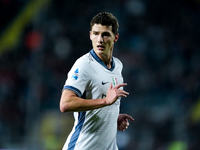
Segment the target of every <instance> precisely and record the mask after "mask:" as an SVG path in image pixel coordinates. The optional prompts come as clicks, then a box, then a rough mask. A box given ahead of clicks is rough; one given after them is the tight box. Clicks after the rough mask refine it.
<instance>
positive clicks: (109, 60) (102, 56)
mask: <svg viewBox="0 0 200 150" xmlns="http://www.w3.org/2000/svg"><path fill="white" fill-rule="evenodd" d="M97 55H98V56H99V58H100V59H101V60H102V61H103V62H104V64H105V65H106V66H107V67H108V68H111V66H112V65H111V63H112V51H110V53H109V54H107V55H106V54H100V55H99V54H97Z"/></svg>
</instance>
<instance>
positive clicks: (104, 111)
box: [60, 12, 134, 150]
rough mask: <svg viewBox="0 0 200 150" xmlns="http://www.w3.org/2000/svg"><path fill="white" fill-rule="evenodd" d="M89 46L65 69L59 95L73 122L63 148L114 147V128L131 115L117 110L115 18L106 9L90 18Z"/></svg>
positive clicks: (120, 80)
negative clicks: (64, 77)
mask: <svg viewBox="0 0 200 150" xmlns="http://www.w3.org/2000/svg"><path fill="white" fill-rule="evenodd" d="M90 25H91V31H90V39H91V41H92V46H93V49H92V50H91V51H90V52H89V53H87V54H85V55H83V56H82V57H80V58H79V59H77V61H76V62H75V63H74V65H73V67H72V68H71V70H70V71H69V73H68V78H67V80H66V82H65V85H64V88H63V91H62V95H61V99H60V110H61V112H68V111H72V112H74V118H75V123H74V127H73V129H72V131H71V133H70V134H69V136H68V138H67V141H66V142H65V145H64V147H63V150H118V147H117V144H116V134H117V129H118V130H119V131H124V130H125V129H127V127H128V125H129V122H128V120H131V121H133V120H134V119H133V118H132V117H131V116H129V115H126V114H119V108H120V99H121V97H126V96H127V95H129V93H127V92H126V91H124V90H123V87H124V86H126V85H127V84H126V83H123V78H122V74H121V72H122V67H123V66H122V63H121V61H120V60H119V59H117V58H115V57H113V56H112V53H113V47H114V43H115V42H117V40H118V38H119V34H118V27H119V25H118V21H117V19H116V18H115V17H114V16H113V15H112V14H111V13H108V12H103V13H99V14H97V15H96V16H95V17H94V18H93V19H92V21H91V23H90Z"/></svg>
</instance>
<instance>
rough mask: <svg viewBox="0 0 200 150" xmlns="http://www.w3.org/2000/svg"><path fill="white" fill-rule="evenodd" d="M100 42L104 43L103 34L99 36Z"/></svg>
mask: <svg viewBox="0 0 200 150" xmlns="http://www.w3.org/2000/svg"><path fill="white" fill-rule="evenodd" d="M98 42H99V43H103V37H102V35H101V34H99V36H98Z"/></svg>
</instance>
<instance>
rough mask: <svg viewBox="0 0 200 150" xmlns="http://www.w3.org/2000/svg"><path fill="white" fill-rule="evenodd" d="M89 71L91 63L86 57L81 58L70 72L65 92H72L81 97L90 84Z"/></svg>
mask: <svg viewBox="0 0 200 150" xmlns="http://www.w3.org/2000/svg"><path fill="white" fill-rule="evenodd" d="M88 71H89V63H88V61H87V59H86V58H85V57H81V58H79V59H78V60H77V61H76V62H75V63H74V65H73V66H72V68H71V70H70V71H69V72H68V76H67V80H66V82H65V85H64V87H63V90H65V89H68V90H71V91H73V92H74V93H76V94H77V95H78V96H79V97H81V96H82V95H83V93H84V91H85V90H86V87H87V85H88V83H89V82H90V77H89V74H88Z"/></svg>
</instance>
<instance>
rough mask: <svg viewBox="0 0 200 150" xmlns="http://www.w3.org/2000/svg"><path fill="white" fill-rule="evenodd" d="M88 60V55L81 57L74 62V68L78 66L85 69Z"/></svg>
mask: <svg viewBox="0 0 200 150" xmlns="http://www.w3.org/2000/svg"><path fill="white" fill-rule="evenodd" d="M89 62H90V59H89V53H87V54H85V55H83V56H81V57H80V58H78V59H77V60H76V62H75V63H74V65H75V66H79V67H83V68H84V67H87V66H88V65H89Z"/></svg>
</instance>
